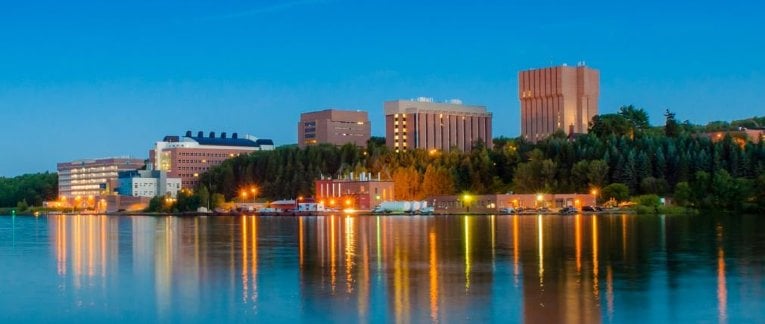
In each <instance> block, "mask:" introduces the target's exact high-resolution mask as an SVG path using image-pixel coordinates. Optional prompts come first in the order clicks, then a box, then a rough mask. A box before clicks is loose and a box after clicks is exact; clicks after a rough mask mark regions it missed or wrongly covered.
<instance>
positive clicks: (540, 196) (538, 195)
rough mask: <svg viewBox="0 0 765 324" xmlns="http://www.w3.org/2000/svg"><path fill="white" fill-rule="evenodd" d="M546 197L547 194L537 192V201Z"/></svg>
mask: <svg viewBox="0 0 765 324" xmlns="http://www.w3.org/2000/svg"><path fill="white" fill-rule="evenodd" d="M544 199H545V196H544V195H543V194H537V201H542V200H544Z"/></svg>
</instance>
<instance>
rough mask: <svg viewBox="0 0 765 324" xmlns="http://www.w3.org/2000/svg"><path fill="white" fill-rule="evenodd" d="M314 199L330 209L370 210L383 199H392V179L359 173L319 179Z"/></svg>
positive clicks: (316, 183)
mask: <svg viewBox="0 0 765 324" xmlns="http://www.w3.org/2000/svg"><path fill="white" fill-rule="evenodd" d="M315 186H316V191H315V192H316V197H315V200H316V201H317V202H319V203H320V204H323V205H324V206H326V207H327V208H332V209H345V208H352V209H360V210H371V209H372V208H373V207H374V206H376V205H378V204H379V203H381V202H383V201H390V200H393V199H394V198H393V197H394V196H393V193H394V192H393V181H386V180H380V176H379V175H378V176H377V179H373V178H372V175H371V174H361V175H360V176H358V177H357V178H354V176H353V174H351V176H350V177H349V178H347V179H323V178H322V179H319V180H316V182H315Z"/></svg>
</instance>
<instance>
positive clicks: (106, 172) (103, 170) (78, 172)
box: [56, 157, 144, 198]
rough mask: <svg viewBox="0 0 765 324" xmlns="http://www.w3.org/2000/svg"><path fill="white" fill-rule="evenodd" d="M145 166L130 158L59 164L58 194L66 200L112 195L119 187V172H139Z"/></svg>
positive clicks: (140, 160) (141, 161)
mask: <svg viewBox="0 0 765 324" xmlns="http://www.w3.org/2000/svg"><path fill="white" fill-rule="evenodd" d="M143 165H144V160H143V159H133V158H129V157H110V158H103V159H89V160H77V161H72V162H61V163H58V164H57V165H56V169H57V170H58V194H59V196H60V197H64V198H76V197H80V198H84V197H90V196H101V195H109V194H112V193H113V192H114V190H115V189H116V188H117V185H118V181H117V176H118V172H120V171H130V170H137V169H139V168H141V167H143Z"/></svg>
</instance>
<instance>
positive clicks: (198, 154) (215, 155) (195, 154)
mask: <svg viewBox="0 0 765 324" xmlns="http://www.w3.org/2000/svg"><path fill="white" fill-rule="evenodd" d="M178 156H200V157H222V158H225V157H232V156H234V154H225V153H202V152H180V153H178Z"/></svg>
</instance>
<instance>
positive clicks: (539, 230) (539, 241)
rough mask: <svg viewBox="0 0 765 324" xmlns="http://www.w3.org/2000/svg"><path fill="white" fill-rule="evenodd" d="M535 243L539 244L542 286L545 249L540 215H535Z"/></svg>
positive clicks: (540, 280) (542, 281)
mask: <svg viewBox="0 0 765 324" xmlns="http://www.w3.org/2000/svg"><path fill="white" fill-rule="evenodd" d="M537 245H538V246H539V251H538V253H539V286H540V287H541V286H544V278H545V250H544V247H545V246H544V231H543V230H542V215H537Z"/></svg>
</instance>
